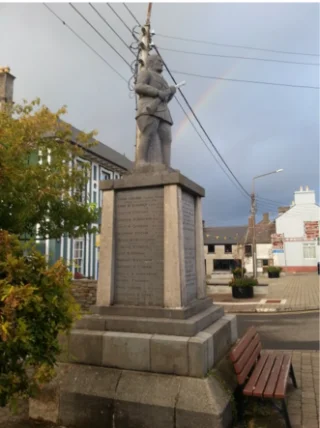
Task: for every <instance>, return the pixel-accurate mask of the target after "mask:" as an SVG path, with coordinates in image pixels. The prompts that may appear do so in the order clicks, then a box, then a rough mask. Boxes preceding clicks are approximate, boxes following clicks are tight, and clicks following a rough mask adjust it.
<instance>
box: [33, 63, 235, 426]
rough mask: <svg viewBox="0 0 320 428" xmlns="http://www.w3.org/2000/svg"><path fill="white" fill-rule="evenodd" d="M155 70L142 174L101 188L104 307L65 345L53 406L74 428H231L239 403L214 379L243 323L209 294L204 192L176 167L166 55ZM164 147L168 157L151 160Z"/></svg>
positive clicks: (141, 83) (146, 97)
mask: <svg viewBox="0 0 320 428" xmlns="http://www.w3.org/2000/svg"><path fill="white" fill-rule="evenodd" d="M148 65H149V67H150V68H149V69H147V70H145V71H142V72H141V73H140V75H139V76H138V80H137V85H136V91H137V93H138V94H139V95H140V100H139V108H138V113H137V121H138V126H139V128H140V132H141V136H140V138H141V140H140V146H139V148H138V150H137V159H136V166H135V168H134V170H133V172H132V173H131V174H129V175H126V176H124V177H122V178H121V179H119V180H114V181H113V180H107V181H103V182H101V183H100V189H101V190H102V192H103V207H102V228H101V244H100V245H101V246H100V271H99V280H98V289H97V302H96V305H95V306H94V307H93V308H92V309H91V314H89V315H86V316H84V317H83V318H82V319H81V320H80V321H78V322H77V324H76V326H75V329H73V330H72V332H71V334H70V336H69V337H68V338H65V340H66V342H67V345H68V346H67V348H68V352H66V353H65V355H64V357H63V358H64V360H63V361H64V364H61V365H60V368H59V376H58V378H57V381H56V386H55V387H56V391H57V393H56V395H54V398H50V397H49V398H48V400H47V402H46V403H45V404H44V406H45V407H46V409H48V406H49V404H48V403H51V407H52V409H51V413H50V412H49V414H52V415H53V416H52V418H51V420H54V421H55V422H57V421H58V422H59V423H61V424H62V425H64V426H67V427H68V426H74V427H76V428H78V427H79V428H84V427H85V428H87V427H89V426H92V427H94V428H100V427H101V428H107V427H110V428H193V427H194V428H209V427H210V428H212V427H215V428H225V427H229V426H230V425H231V420H232V412H231V405H230V395H229V394H228V393H227V392H226V390H225V386H224V385H223V384H222V383H221V382H219V381H218V380H217V378H216V377H215V376H208V372H209V371H210V370H211V369H212V368H213V367H215V366H216V364H217V363H218V362H219V361H220V360H221V359H223V357H224V356H225V355H226V353H227V351H228V350H229V348H230V346H231V344H232V343H233V342H234V341H235V340H236V338H237V325H236V318H235V317H234V316H232V315H224V310H223V308H222V307H219V306H216V305H214V304H213V303H212V300H211V299H209V298H207V297H206V283H205V272H204V246H203V229H202V214H201V198H202V197H204V189H203V188H202V187H200V186H199V185H197V184H196V183H194V182H192V181H190V180H189V179H188V178H186V177H185V176H183V175H182V174H181V173H180V172H179V171H175V170H172V169H171V167H170V150H171V148H170V145H171V125H172V119H171V116H170V113H169V110H168V107H167V103H168V102H169V101H170V99H171V98H172V96H173V95H174V92H175V89H174V87H171V88H169V86H168V85H167V83H166V82H165V80H164V79H163V77H162V76H161V74H160V73H161V71H162V61H161V59H160V58H159V57H157V56H155V57H150V58H149V62H148ZM157 138H158V139H159V141H160V146H161V158H159V157H158V158H156V161H155V162H154V163H151V162H150V161H149V160H148V151H149V149H150V147H151V145H152V144H153V143H154V141H155V140H156V139H157ZM49 395H50V394H49ZM51 397H52V396H51ZM50 400H51V401H50ZM34 403H35V402H33V401H32V402H31V406H30V408H31V415H32V416H34V417H35V416H37V410H36V409H37V408H39V403H38V404H37V406H38V407H37V406H36V405H35V404H34ZM40 407H41V406H40ZM49 407H50V406H49ZM32 412H33V413H32ZM47 414H48V411H47ZM38 415H39V414H38Z"/></svg>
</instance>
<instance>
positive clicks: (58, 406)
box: [29, 362, 233, 428]
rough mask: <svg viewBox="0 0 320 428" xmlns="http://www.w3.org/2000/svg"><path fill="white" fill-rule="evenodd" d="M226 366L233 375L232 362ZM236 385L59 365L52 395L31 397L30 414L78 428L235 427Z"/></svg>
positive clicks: (48, 388)
mask: <svg viewBox="0 0 320 428" xmlns="http://www.w3.org/2000/svg"><path fill="white" fill-rule="evenodd" d="M229 363H230V362H229ZM227 370H228V372H229V376H230V377H232V370H233V369H232V366H231V365H230V364H229V365H228V368H227ZM223 376H224V377H225V378H226V379H227V378H228V377H229V376H225V375H223ZM229 388H230V389H229ZM232 388H233V386H232V385H231V387H229V384H228V390H226V385H225V383H223V382H220V381H219V377H218V376H209V377H207V378H204V379H196V378H188V377H184V376H175V375H164V374H155V373H145V372H138V371H137V372H133V371H127V370H119V369H110V368H105V367H94V366H84V365H79V364H59V365H58V376H57V378H56V379H55V381H54V382H53V383H51V384H49V385H48V386H46V387H45V390H46V391H47V393H46V394H45V393H44V391H42V392H41V395H39V396H37V397H36V398H35V399H31V400H30V406H29V416H30V418H32V419H40V420H50V421H51V422H54V423H57V424H59V425H63V426H65V427H76V428H88V427H89V426H92V427H94V428H106V427H113V428H164V427H165V428H212V427H215V428H230V427H231V425H232V410H231V395H230V391H232ZM49 408H50V409H51V412H50V419H48V418H49V414H48V412H47V410H48V409H49Z"/></svg>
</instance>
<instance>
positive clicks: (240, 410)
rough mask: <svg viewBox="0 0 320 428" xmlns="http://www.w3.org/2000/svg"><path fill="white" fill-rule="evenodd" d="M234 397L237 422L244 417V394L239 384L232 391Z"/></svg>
mask: <svg viewBox="0 0 320 428" xmlns="http://www.w3.org/2000/svg"><path fill="white" fill-rule="evenodd" d="M234 398H235V401H236V403H237V419H238V421H239V422H241V421H243V418H244V396H243V394H242V388H241V386H238V387H237V388H236V390H235V392H234Z"/></svg>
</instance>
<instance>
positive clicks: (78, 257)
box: [73, 239, 84, 273]
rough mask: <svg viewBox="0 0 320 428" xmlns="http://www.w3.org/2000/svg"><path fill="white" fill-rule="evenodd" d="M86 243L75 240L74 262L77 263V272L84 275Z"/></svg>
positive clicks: (75, 269)
mask: <svg viewBox="0 0 320 428" xmlns="http://www.w3.org/2000/svg"><path fill="white" fill-rule="evenodd" d="M83 255H84V241H83V239H75V240H74V257H73V258H74V262H75V268H74V271H75V272H79V273H83V266H84V263H83V262H84V260H83Z"/></svg>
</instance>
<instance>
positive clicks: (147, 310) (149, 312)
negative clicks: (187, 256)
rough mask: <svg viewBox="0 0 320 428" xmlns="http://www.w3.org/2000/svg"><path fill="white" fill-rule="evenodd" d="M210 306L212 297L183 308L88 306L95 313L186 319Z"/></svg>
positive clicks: (198, 300)
mask: <svg viewBox="0 0 320 428" xmlns="http://www.w3.org/2000/svg"><path fill="white" fill-rule="evenodd" d="M210 306H212V298H209V297H207V298H203V299H197V300H194V301H193V302H191V303H190V304H189V305H188V306H186V307H183V308H176V309H171V308H160V307H157V306H154V307H152V306H126V305H111V306H98V305H94V306H91V307H90V312H91V313H92V314H97V315H117V316H130V317H150V318H172V319H188V318H190V317H192V316H194V315H197V314H198V313H200V312H201V311H204V310H205V309H208V308H209V307H210Z"/></svg>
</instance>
